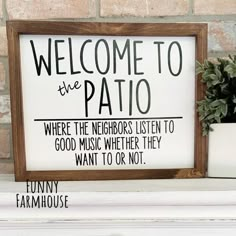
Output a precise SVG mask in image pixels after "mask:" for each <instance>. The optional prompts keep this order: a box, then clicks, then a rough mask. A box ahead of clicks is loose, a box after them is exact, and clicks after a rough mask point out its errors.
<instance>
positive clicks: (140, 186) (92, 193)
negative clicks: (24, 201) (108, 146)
mask: <svg viewBox="0 0 236 236" xmlns="http://www.w3.org/2000/svg"><path fill="white" fill-rule="evenodd" d="M17 193H20V194H23V193H26V183H24V182H18V183H16V182H14V177H13V175H4V176H0V232H1V231H3V232H5V231H4V230H8V231H7V232H10V231H9V229H10V228H11V230H14V229H16V230H18V231H17V232H19V230H20V229H21V228H22V227H23V228H24V227H25V228H27V229H29V231H30V230H33V229H37V230H38V229H48V228H50V227H56V228H57V229H60V232H61V233H62V232H63V229H80V230H82V231H83V230H85V231H83V232H84V235H97V234H90V233H89V232H90V231H89V230H90V229H97V230H99V229H104V230H105V229H108V228H109V227H110V229H113V230H115V229H116V230H117V229H122V230H123V229H124V228H126V229H127V231H124V232H129V229H140V230H139V232H140V235H141V232H143V233H146V231H145V229H151V228H152V229H158V230H161V229H165V228H166V229H170V228H173V229H176V228H179V229H180V228H181V227H182V228H183V229H187V228H188V229H195V228H196V229H199V228H202V229H203V228H205V229H206V232H208V231H209V230H210V231H209V232H211V233H214V234H215V231H214V230H215V229H218V231H217V232H219V233H226V231H225V230H229V229H230V230H232V235H236V179H181V180H173V179H171V180H132V181H87V182H79V181H78V182H59V185H58V194H65V195H68V203H69V204H68V205H69V208H67V209H52V208H51V209H22V208H16V194H17ZM186 227H187V228H186ZM25 228H24V229H25ZM182 228H181V229H182ZM141 229H144V231H142V230H141ZM220 229H222V230H223V231H221V230H220ZM86 230H87V231H86ZM158 230H157V231H156V230H154V231H153V235H155V234H156V233H158V232H159V231H158ZM212 230H213V231H214V232H213V231H212ZM82 231H81V232H82ZM86 232H87V233H86ZM96 232H99V231H96ZM102 232H105V231H102ZM107 232H110V231H107ZM112 232H114V234H116V233H117V235H130V234H128V233H127V234H126V233H123V234H119V232H120V231H119V230H118V231H112ZM122 232H123V231H122ZM181 232H182V231H181ZM204 232H205V231H204ZM9 235H11V234H9ZM12 235H14V234H12ZM23 235H24V234H23ZM26 235H28V234H26ZM29 235H30V234H29ZM35 235H38V234H35ZM58 235H60V234H58ZM62 235H63V234H62ZM71 235H74V234H72V233H71ZM98 235H103V234H98ZM104 235H107V234H104ZM108 235H109V234H108ZM136 235H139V234H138V233H137V232H136ZM150 235H152V233H150ZM161 235H162V234H161ZM163 235H165V234H163ZM184 235H185V234H184ZM186 235H187V231H186ZM190 235H192V234H190ZM193 235H195V234H193ZM196 235H205V234H200V233H199V232H197V231H196ZM206 235H207V234H206ZM215 235H217V233H216V234H215ZM219 235H220V234H219ZM228 235H231V231H230V232H227V236H228ZM68 236H69V235H68Z"/></svg>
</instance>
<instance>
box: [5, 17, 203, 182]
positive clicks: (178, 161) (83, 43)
mask: <svg viewBox="0 0 236 236" xmlns="http://www.w3.org/2000/svg"><path fill="white" fill-rule="evenodd" d="M7 33H8V43H9V67H10V88H11V108H12V127H13V146H14V161H15V176H16V181H23V180H26V179H29V180H101V179H145V178H187V177H190V178H192V177H203V176H204V174H205V155H206V153H205V149H206V143H205V141H206V140H205V139H204V138H203V137H202V136H201V128H200V124H199V122H198V119H197V116H196V109H195V106H196V100H199V99H201V97H202V95H203V91H202V90H203V89H202V87H201V83H199V81H198V80H197V78H196V75H195V63H196V60H198V61H200V62H202V61H203V59H204V58H205V57H206V53H207V25H206V24H139V23H138V24H130V23H75V22H43V21H38V22H37V21H33V22H31V21H9V22H7Z"/></svg>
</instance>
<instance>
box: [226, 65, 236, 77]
mask: <svg viewBox="0 0 236 236" xmlns="http://www.w3.org/2000/svg"><path fill="white" fill-rule="evenodd" d="M225 71H226V72H227V73H228V74H229V75H230V77H231V78H233V77H236V64H234V63H230V64H229V65H227V66H226V67H225Z"/></svg>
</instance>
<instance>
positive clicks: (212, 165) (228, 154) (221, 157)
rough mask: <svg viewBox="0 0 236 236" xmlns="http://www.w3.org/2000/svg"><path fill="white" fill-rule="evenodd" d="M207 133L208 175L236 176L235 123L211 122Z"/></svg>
mask: <svg viewBox="0 0 236 236" xmlns="http://www.w3.org/2000/svg"><path fill="white" fill-rule="evenodd" d="M211 127H212V128H213V130H214V131H211V132H210V133H209V149H208V176H209V177H225V178H236V123H227V124H213V125H212V126H211Z"/></svg>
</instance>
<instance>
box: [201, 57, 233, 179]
mask: <svg viewBox="0 0 236 236" xmlns="http://www.w3.org/2000/svg"><path fill="white" fill-rule="evenodd" d="M197 73H198V74H199V73H200V74H201V75H202V83H204V84H205V85H206V91H205V98H204V99H203V100H201V101H198V113H199V118H200V121H201V122H202V132H203V135H208V134H209V149H208V150H209V151H208V176H209V177H236V56H229V57H228V58H227V59H220V58H217V61H216V62H211V61H209V60H205V62H204V63H203V64H200V63H197Z"/></svg>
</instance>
